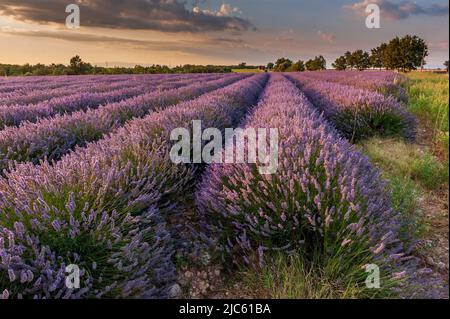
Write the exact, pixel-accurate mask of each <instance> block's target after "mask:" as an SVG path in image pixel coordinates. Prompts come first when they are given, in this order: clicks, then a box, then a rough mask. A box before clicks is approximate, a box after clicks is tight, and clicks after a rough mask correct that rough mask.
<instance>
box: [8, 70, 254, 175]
mask: <svg viewBox="0 0 450 319" xmlns="http://www.w3.org/2000/svg"><path fill="white" fill-rule="evenodd" d="M245 76H246V75H238V74H233V75H226V76H224V77H221V78H219V79H217V80H213V81H209V82H208V81H205V82H203V81H198V80H197V79H195V83H193V84H191V85H188V86H185V87H183V86H182V85H180V86H181V87H180V88H177V89H172V90H166V91H156V92H150V93H147V94H143V95H139V96H137V97H134V98H130V99H127V100H124V101H121V102H117V103H110V104H105V105H102V106H100V107H99V108H97V109H89V110H87V111H78V112H74V113H72V114H70V115H69V114H64V115H56V116H54V117H52V118H44V119H42V120H40V121H39V122H37V123H28V122H25V123H22V125H20V126H19V127H7V128H5V129H4V130H2V131H0V171H3V170H4V169H6V168H7V167H8V166H9V164H10V163H11V162H12V161H17V162H28V161H30V162H32V163H34V164H37V163H38V162H39V161H41V160H44V159H47V160H49V161H53V160H58V159H59V158H61V156H62V155H64V154H66V153H67V152H68V151H70V150H71V149H72V148H73V147H75V146H84V145H85V144H86V143H87V142H90V141H95V140H98V139H100V138H102V137H103V136H104V135H105V134H108V133H110V132H112V131H114V130H115V129H117V128H118V127H120V126H122V125H123V124H124V123H125V122H126V121H128V120H130V119H132V118H135V117H143V116H145V115H147V114H148V113H149V112H152V111H154V110H155V109H157V108H164V107H167V106H169V105H174V104H177V103H179V102H181V101H183V100H189V99H192V98H195V97H197V96H199V95H201V94H203V93H206V92H208V91H212V90H215V89H218V88H220V87H223V86H225V85H228V84H230V83H233V82H235V81H237V80H239V79H242V78H243V77H245Z"/></svg>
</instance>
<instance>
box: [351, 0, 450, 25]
mask: <svg viewBox="0 0 450 319" xmlns="http://www.w3.org/2000/svg"><path fill="white" fill-rule="evenodd" d="M371 3H374V4H377V5H378V6H379V7H380V11H381V14H382V15H384V16H385V17H387V18H389V19H392V20H401V19H406V18H409V17H410V16H412V15H426V16H444V15H447V14H448V5H444V4H432V5H431V6H429V7H423V6H421V5H419V4H417V3H416V2H414V1H410V0H407V1H400V2H392V1H389V0H364V1H362V2H358V3H354V4H353V5H350V6H347V8H349V9H351V10H353V11H355V12H358V13H364V9H365V8H366V7H367V5H369V4H371Z"/></svg>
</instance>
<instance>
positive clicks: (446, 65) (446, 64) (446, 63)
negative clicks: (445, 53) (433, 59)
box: [444, 60, 448, 72]
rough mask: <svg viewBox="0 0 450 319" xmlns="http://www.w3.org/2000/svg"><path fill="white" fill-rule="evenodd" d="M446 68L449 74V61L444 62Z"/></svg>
mask: <svg viewBox="0 0 450 319" xmlns="http://www.w3.org/2000/svg"><path fill="white" fill-rule="evenodd" d="M444 66H445V69H446V70H447V72H448V60H447V61H445V62H444Z"/></svg>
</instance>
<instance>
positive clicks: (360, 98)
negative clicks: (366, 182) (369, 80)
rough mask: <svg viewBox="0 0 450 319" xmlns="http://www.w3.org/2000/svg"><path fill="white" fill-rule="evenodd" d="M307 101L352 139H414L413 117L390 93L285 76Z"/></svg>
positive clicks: (300, 76)
mask: <svg viewBox="0 0 450 319" xmlns="http://www.w3.org/2000/svg"><path fill="white" fill-rule="evenodd" d="M289 78H291V79H293V81H294V82H295V83H296V84H297V85H299V87H300V88H301V90H302V91H303V92H304V93H305V94H306V96H307V97H308V99H309V100H310V101H311V103H312V104H313V105H314V106H315V107H317V108H318V110H319V111H320V112H323V114H324V116H325V118H326V119H328V120H329V121H330V122H331V123H332V124H333V125H334V126H335V128H336V129H337V130H338V131H339V132H340V133H341V134H342V135H343V136H344V137H345V138H347V139H349V140H351V141H352V142H356V141H358V140H361V139H366V138H368V137H371V136H374V135H379V136H393V135H399V136H403V137H405V138H406V139H414V138H415V135H416V120H415V118H414V116H412V115H411V114H410V113H409V112H408V111H407V110H406V109H405V108H404V107H403V106H402V105H401V104H400V103H399V102H398V101H397V100H396V98H394V97H392V96H384V95H382V94H380V93H377V92H375V91H370V90H364V89H359V88H355V87H352V86H348V85H341V84H338V83H333V82H327V81H320V80H314V79H310V78H308V77H306V76H303V75H302V74H295V75H289Z"/></svg>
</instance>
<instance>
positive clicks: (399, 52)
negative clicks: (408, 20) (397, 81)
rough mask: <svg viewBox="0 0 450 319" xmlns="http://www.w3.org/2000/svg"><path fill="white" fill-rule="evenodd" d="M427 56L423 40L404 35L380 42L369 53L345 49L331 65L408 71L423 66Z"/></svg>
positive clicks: (357, 68) (338, 67) (341, 68)
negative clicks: (386, 41)
mask: <svg viewBox="0 0 450 319" xmlns="http://www.w3.org/2000/svg"><path fill="white" fill-rule="evenodd" d="M427 56H428V46H427V44H426V43H425V41H424V40H423V39H421V38H419V37H418V36H416V35H414V36H411V35H406V36H404V37H402V38H399V37H395V38H393V39H392V40H391V41H389V42H388V43H382V44H380V45H379V46H377V47H376V48H373V49H372V50H371V52H370V53H368V52H365V51H363V50H356V51H353V52H350V51H347V52H345V53H344V55H342V56H340V57H338V58H337V59H336V61H334V63H333V64H332V66H333V68H335V69H336V70H346V69H356V70H364V69H369V68H374V69H387V70H398V71H402V72H409V71H411V70H416V69H418V68H423V66H424V65H425V63H426V61H425V58H426V57H427Z"/></svg>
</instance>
